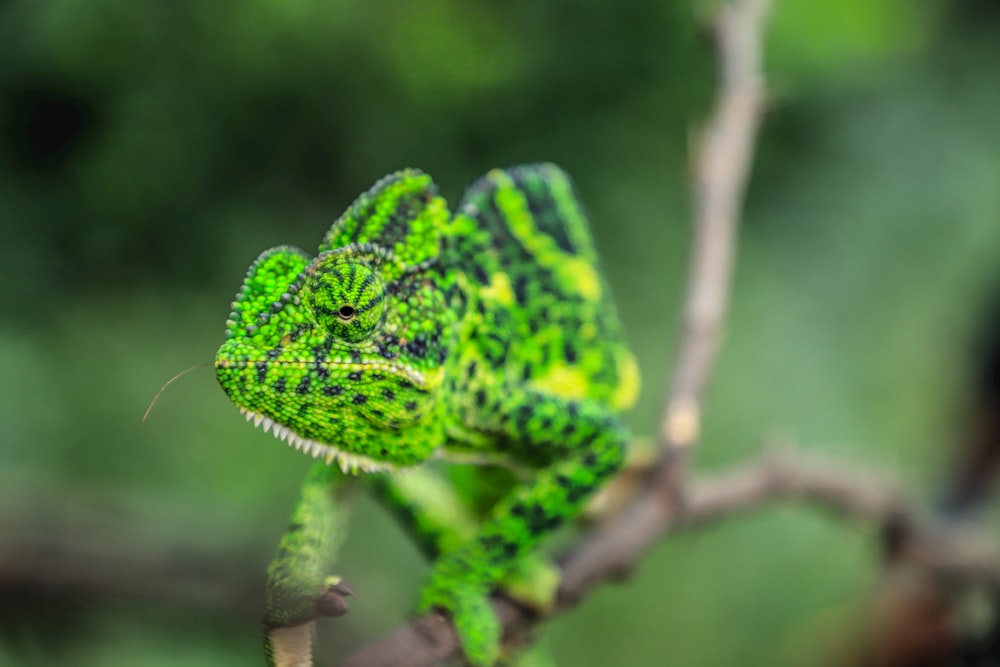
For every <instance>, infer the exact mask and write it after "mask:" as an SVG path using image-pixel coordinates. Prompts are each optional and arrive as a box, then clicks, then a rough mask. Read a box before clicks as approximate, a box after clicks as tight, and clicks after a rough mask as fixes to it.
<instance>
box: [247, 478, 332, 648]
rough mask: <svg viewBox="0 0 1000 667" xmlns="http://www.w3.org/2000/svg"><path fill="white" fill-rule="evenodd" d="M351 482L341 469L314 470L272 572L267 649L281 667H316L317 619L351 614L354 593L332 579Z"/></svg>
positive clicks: (268, 590)
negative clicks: (349, 599) (348, 598)
mask: <svg viewBox="0 0 1000 667" xmlns="http://www.w3.org/2000/svg"><path fill="white" fill-rule="evenodd" d="M345 481H346V478H345V476H344V475H343V474H342V473H341V472H340V471H339V470H337V469H336V467H335V466H328V465H326V464H324V463H317V464H315V465H314V466H313V468H312V469H311V470H310V472H309V475H308V476H307V477H306V480H305V482H303V484H302V493H301V497H300V500H299V503H298V505H297V506H296V508H295V511H294V512H293V513H292V517H291V521H290V522H289V526H288V529H287V530H286V531H285V534H284V535H283V536H282V538H281V542H280V543H279V545H278V551H277V553H276V554H275V557H274V560H272V561H271V565H270V566H269V567H268V569H267V587H266V589H265V603H264V649H265V655H266V656H267V660H268V664H270V665H274V666H275V667H311V665H312V636H313V626H314V621H315V619H316V618H319V617H320V616H339V615H341V614H343V613H345V612H346V611H347V606H346V604H345V602H344V596H345V595H349V594H350V593H351V589H350V587H349V586H347V585H346V584H345V583H344V582H342V581H341V579H340V577H337V576H335V575H333V573H332V570H333V563H334V559H335V557H336V552H337V549H338V548H339V546H340V543H341V541H342V540H343V537H344V532H345V523H346V519H347V509H348V507H347V504H346V502H345V501H346V498H344V495H345V494H344V491H345V490H346V486H347V485H345V484H344V482H345Z"/></svg>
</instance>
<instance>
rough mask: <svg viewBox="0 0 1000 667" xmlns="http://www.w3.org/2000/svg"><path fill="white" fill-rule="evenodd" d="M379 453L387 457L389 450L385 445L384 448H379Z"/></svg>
mask: <svg viewBox="0 0 1000 667" xmlns="http://www.w3.org/2000/svg"><path fill="white" fill-rule="evenodd" d="M378 453H379V456H381V457H382V458H385V457H387V456H389V450H388V449H386V448H385V447H383V448H382V449H380V450H378Z"/></svg>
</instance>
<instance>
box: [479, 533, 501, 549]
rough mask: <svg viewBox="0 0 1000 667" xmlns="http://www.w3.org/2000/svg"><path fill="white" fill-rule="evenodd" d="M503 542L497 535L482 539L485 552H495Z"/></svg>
mask: <svg viewBox="0 0 1000 667" xmlns="http://www.w3.org/2000/svg"><path fill="white" fill-rule="evenodd" d="M504 542H505V540H504V539H503V538H502V537H500V536H499V535H489V536H487V537H484V538H483V548H484V549H486V550H487V551H495V550H496V549H497V548H500V547H502V546H503V545H504Z"/></svg>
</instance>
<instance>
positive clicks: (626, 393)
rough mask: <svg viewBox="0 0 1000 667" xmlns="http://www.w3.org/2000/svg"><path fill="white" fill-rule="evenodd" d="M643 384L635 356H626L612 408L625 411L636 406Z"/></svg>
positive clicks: (612, 400)
mask: <svg viewBox="0 0 1000 667" xmlns="http://www.w3.org/2000/svg"><path fill="white" fill-rule="evenodd" d="M641 384H642V383H641V381H640V379H639V364H638V363H637V362H636V360H635V356H634V355H632V354H626V355H625V358H624V359H622V363H621V368H620V370H619V371H618V388H617V389H615V392H614V393H613V394H612V395H611V407H613V408H616V409H618V410H625V409H628V408H630V407H632V406H633V405H635V401H636V399H637V398H639V387H640V385H641Z"/></svg>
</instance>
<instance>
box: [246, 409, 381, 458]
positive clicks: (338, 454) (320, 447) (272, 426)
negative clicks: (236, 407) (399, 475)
mask: <svg viewBox="0 0 1000 667" xmlns="http://www.w3.org/2000/svg"><path fill="white" fill-rule="evenodd" d="M240 412H241V413H243V415H244V416H245V417H246V419H247V421H248V422H251V423H252V424H253V425H254V426H256V427H259V428H263V429H264V432H265V433H272V434H274V437H276V438H277V439H278V440H282V441H284V442H287V443H288V445H289V446H290V447H293V448H294V449H296V450H298V451H300V452H303V453H305V454H308V455H310V456H312V457H313V458H314V459H323V460H324V461H326V464H327V465H333V463H334V462H336V463H337V465H339V466H340V469H341V471H343V472H344V473H345V474H351V475H356V474H357V473H358V471H361V472H394V471H395V470H396V466H394V465H393V464H391V463H386V462H385V461H376V460H374V459H370V458H368V457H367V456H362V455H361V454H352V453H351V452H345V451H343V450H340V449H337V448H336V447H334V446H333V445H327V444H324V443H322V442H316V441H315V440H310V439H309V438H304V437H302V436H301V435H299V434H298V433H296V432H294V431H293V430H292V429H290V428H288V427H287V426H285V425H284V424H279V423H278V422H276V421H274V420H273V419H271V418H270V417H265V416H264V415H262V414H260V413H259V412H254V411H253V410H248V409H246V408H243V407H241V408H240Z"/></svg>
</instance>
